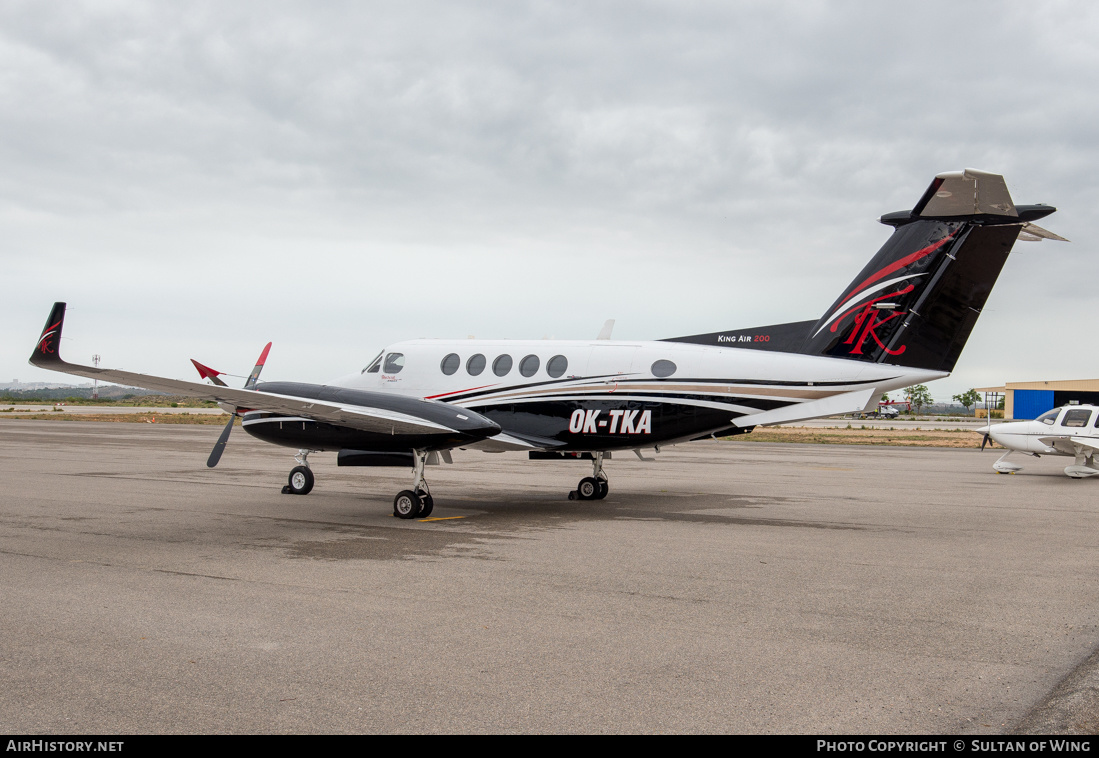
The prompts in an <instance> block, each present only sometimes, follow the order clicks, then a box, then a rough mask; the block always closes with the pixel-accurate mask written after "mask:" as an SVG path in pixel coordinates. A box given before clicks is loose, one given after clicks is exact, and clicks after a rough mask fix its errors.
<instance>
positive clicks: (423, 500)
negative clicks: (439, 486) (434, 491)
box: [416, 490, 435, 518]
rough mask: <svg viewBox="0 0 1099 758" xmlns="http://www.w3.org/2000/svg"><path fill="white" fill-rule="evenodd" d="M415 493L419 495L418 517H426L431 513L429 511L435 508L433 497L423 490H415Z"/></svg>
mask: <svg viewBox="0 0 1099 758" xmlns="http://www.w3.org/2000/svg"><path fill="white" fill-rule="evenodd" d="M416 494H417V495H419V496H420V504H421V505H420V516H419V517H420V518H427V517H428V516H430V515H431V512H432V511H433V510H435V499H434V498H433V497H431V495H429V494H428V493H426V492H424V491H423V490H416Z"/></svg>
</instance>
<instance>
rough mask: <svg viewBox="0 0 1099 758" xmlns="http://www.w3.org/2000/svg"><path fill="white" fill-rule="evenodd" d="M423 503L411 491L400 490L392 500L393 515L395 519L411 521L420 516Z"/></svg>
mask: <svg viewBox="0 0 1099 758" xmlns="http://www.w3.org/2000/svg"><path fill="white" fill-rule="evenodd" d="M422 509H423V501H422V500H420V496H419V495H417V494H416V493H415V492H413V491H412V490H401V491H400V492H398V493H397V497H395V498H393V515H394V516H396V517H397V518H403V519H413V518H416V517H417V516H419V515H420V511H421V510H422Z"/></svg>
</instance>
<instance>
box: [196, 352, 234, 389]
mask: <svg viewBox="0 0 1099 758" xmlns="http://www.w3.org/2000/svg"><path fill="white" fill-rule="evenodd" d="M191 363H193V364H195V368H196V369H198V375H199V376H201V377H202V378H203V379H209V380H210V381H211V382H213V383H214V384H216V385H218V386H219V387H227V386H229V385H227V384H226V383H225V382H223V381H221V379H219V378H218V377H220V376H221V373H222V372H220V371H216V370H214V369H212V368H210V367H209V366H203V365H202V364H201V363H199V362H198V361H196V360H195V359H194V358H192V359H191Z"/></svg>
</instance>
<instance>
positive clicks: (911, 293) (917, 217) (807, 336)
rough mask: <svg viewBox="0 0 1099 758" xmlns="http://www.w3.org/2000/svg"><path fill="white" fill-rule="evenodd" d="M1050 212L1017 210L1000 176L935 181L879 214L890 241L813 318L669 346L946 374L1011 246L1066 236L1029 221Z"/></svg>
mask: <svg viewBox="0 0 1099 758" xmlns="http://www.w3.org/2000/svg"><path fill="white" fill-rule="evenodd" d="M1055 210H1056V209H1055V208H1052V207H1050V206H1047V205H1025V206H1016V205H1015V204H1014V203H1012V201H1011V196H1010V195H1009V193H1008V191H1007V185H1006V184H1005V182H1004V179H1003V177H1002V176H999V175H996V174H988V173H985V172H982V171H975V170H973V169H967V170H965V171H960V172H951V173H946V174H940V175H938V176H937V177H935V180H934V181H933V182H932V183H931V186H930V187H928V189H927V191H926V192H925V193H924V195H923V197H922V198H921V199H920V201H919V203H917V204H916V206H915V207H914V208H913V209H912V210H910V211H901V212H898V213H890V214H888V215H885V216H882V218H881V222H882V223H883V224H887V225H889V226H892V227H893V228H894V231H893V234H892V235H891V236H890V237H889V239H888V240H887V241H886V243H885V244H884V245H883V246H882V248H881V249H880V250H879V251H878V252H877V254H876V255H875V256H874V257H873V258H872V259H871V260H870V262H869V263H867V264H866V266H865V267H864V268H863V270H862V271H861V272H859V275H858V276H856V277H855V279H854V280H853V281H852V282H851V284H849V285H848V286H847V287H846V288H845V289H844V291H843V293H842V294H841V295H840V296H839V297H838V298H836V300H835V302H834V303H832V306H831V307H830V308H829V309H828V310H827V311H825V313H824V315H823V316H821V317H820V318H819V319H818V320H817V321H801V322H797V323H791V324H777V325H774V326H765V327H756V328H754V329H736V330H731V331H727V332H714V333H712V334H702V335H695V336H691V337H679V338H676V339H675V340H673V341H675V342H692V343H696V344H717V345H723V346H727V347H745V348H751V349H757V350H759V349H762V350H778V351H783V352H791V353H802V354H806V355H822V356H829V357H834V358H845V359H849V360H859V361H868V362H873V363H890V364H894V365H898V366H905V367H911V368H922V369H930V370H933V371H945V372H950V371H952V370H953V369H954V365H955V363H957V361H958V357H959V356H960V355H961V352H962V348H963V347H964V346H965V343H966V340H968V339H969V335H970V333H971V332H972V331H973V327H974V326H975V325H976V323H977V318H978V316H980V314H981V310H982V309H983V308H984V305H985V303H986V302H987V300H988V296H989V293H991V292H992V287H993V285H995V283H996V279H997V278H998V277H999V275H1000V271H1001V269H1003V266H1004V263H1005V262H1006V261H1007V257H1008V254H1009V253H1010V252H1011V248H1012V246H1013V245H1014V243H1015V241H1016V239H1017V238H1020V237H1021V236H1022V237H1025V238H1026V239H1062V238H1061V237H1058V236H1057V235H1055V234H1052V233H1050V232H1047V231H1046V230H1044V229H1041V228H1039V227H1037V226H1034V224H1033V223H1032V222H1033V221H1035V220H1037V219H1039V218H1042V217H1044V216H1048V215H1049V214H1051V213H1053V212H1054V211H1055Z"/></svg>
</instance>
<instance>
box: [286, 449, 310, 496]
mask: <svg viewBox="0 0 1099 758" xmlns="http://www.w3.org/2000/svg"><path fill="white" fill-rule="evenodd" d="M312 452H313V451H312V450H304V449H303V450H299V451H298V454H297V455H295V456H294V460H295V461H297V462H298V463H299V464H300V465H298V466H295V467H294V468H292V469H290V477H289V481H288V482H287V484H286V486H285V487H283V488H282V494H284V495H308V494H309V492H310V491H311V490H312V489H313V482H314V481H315V480H314V477H313V472H312V471H311V470H310V468H309V454H310V453H312Z"/></svg>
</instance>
